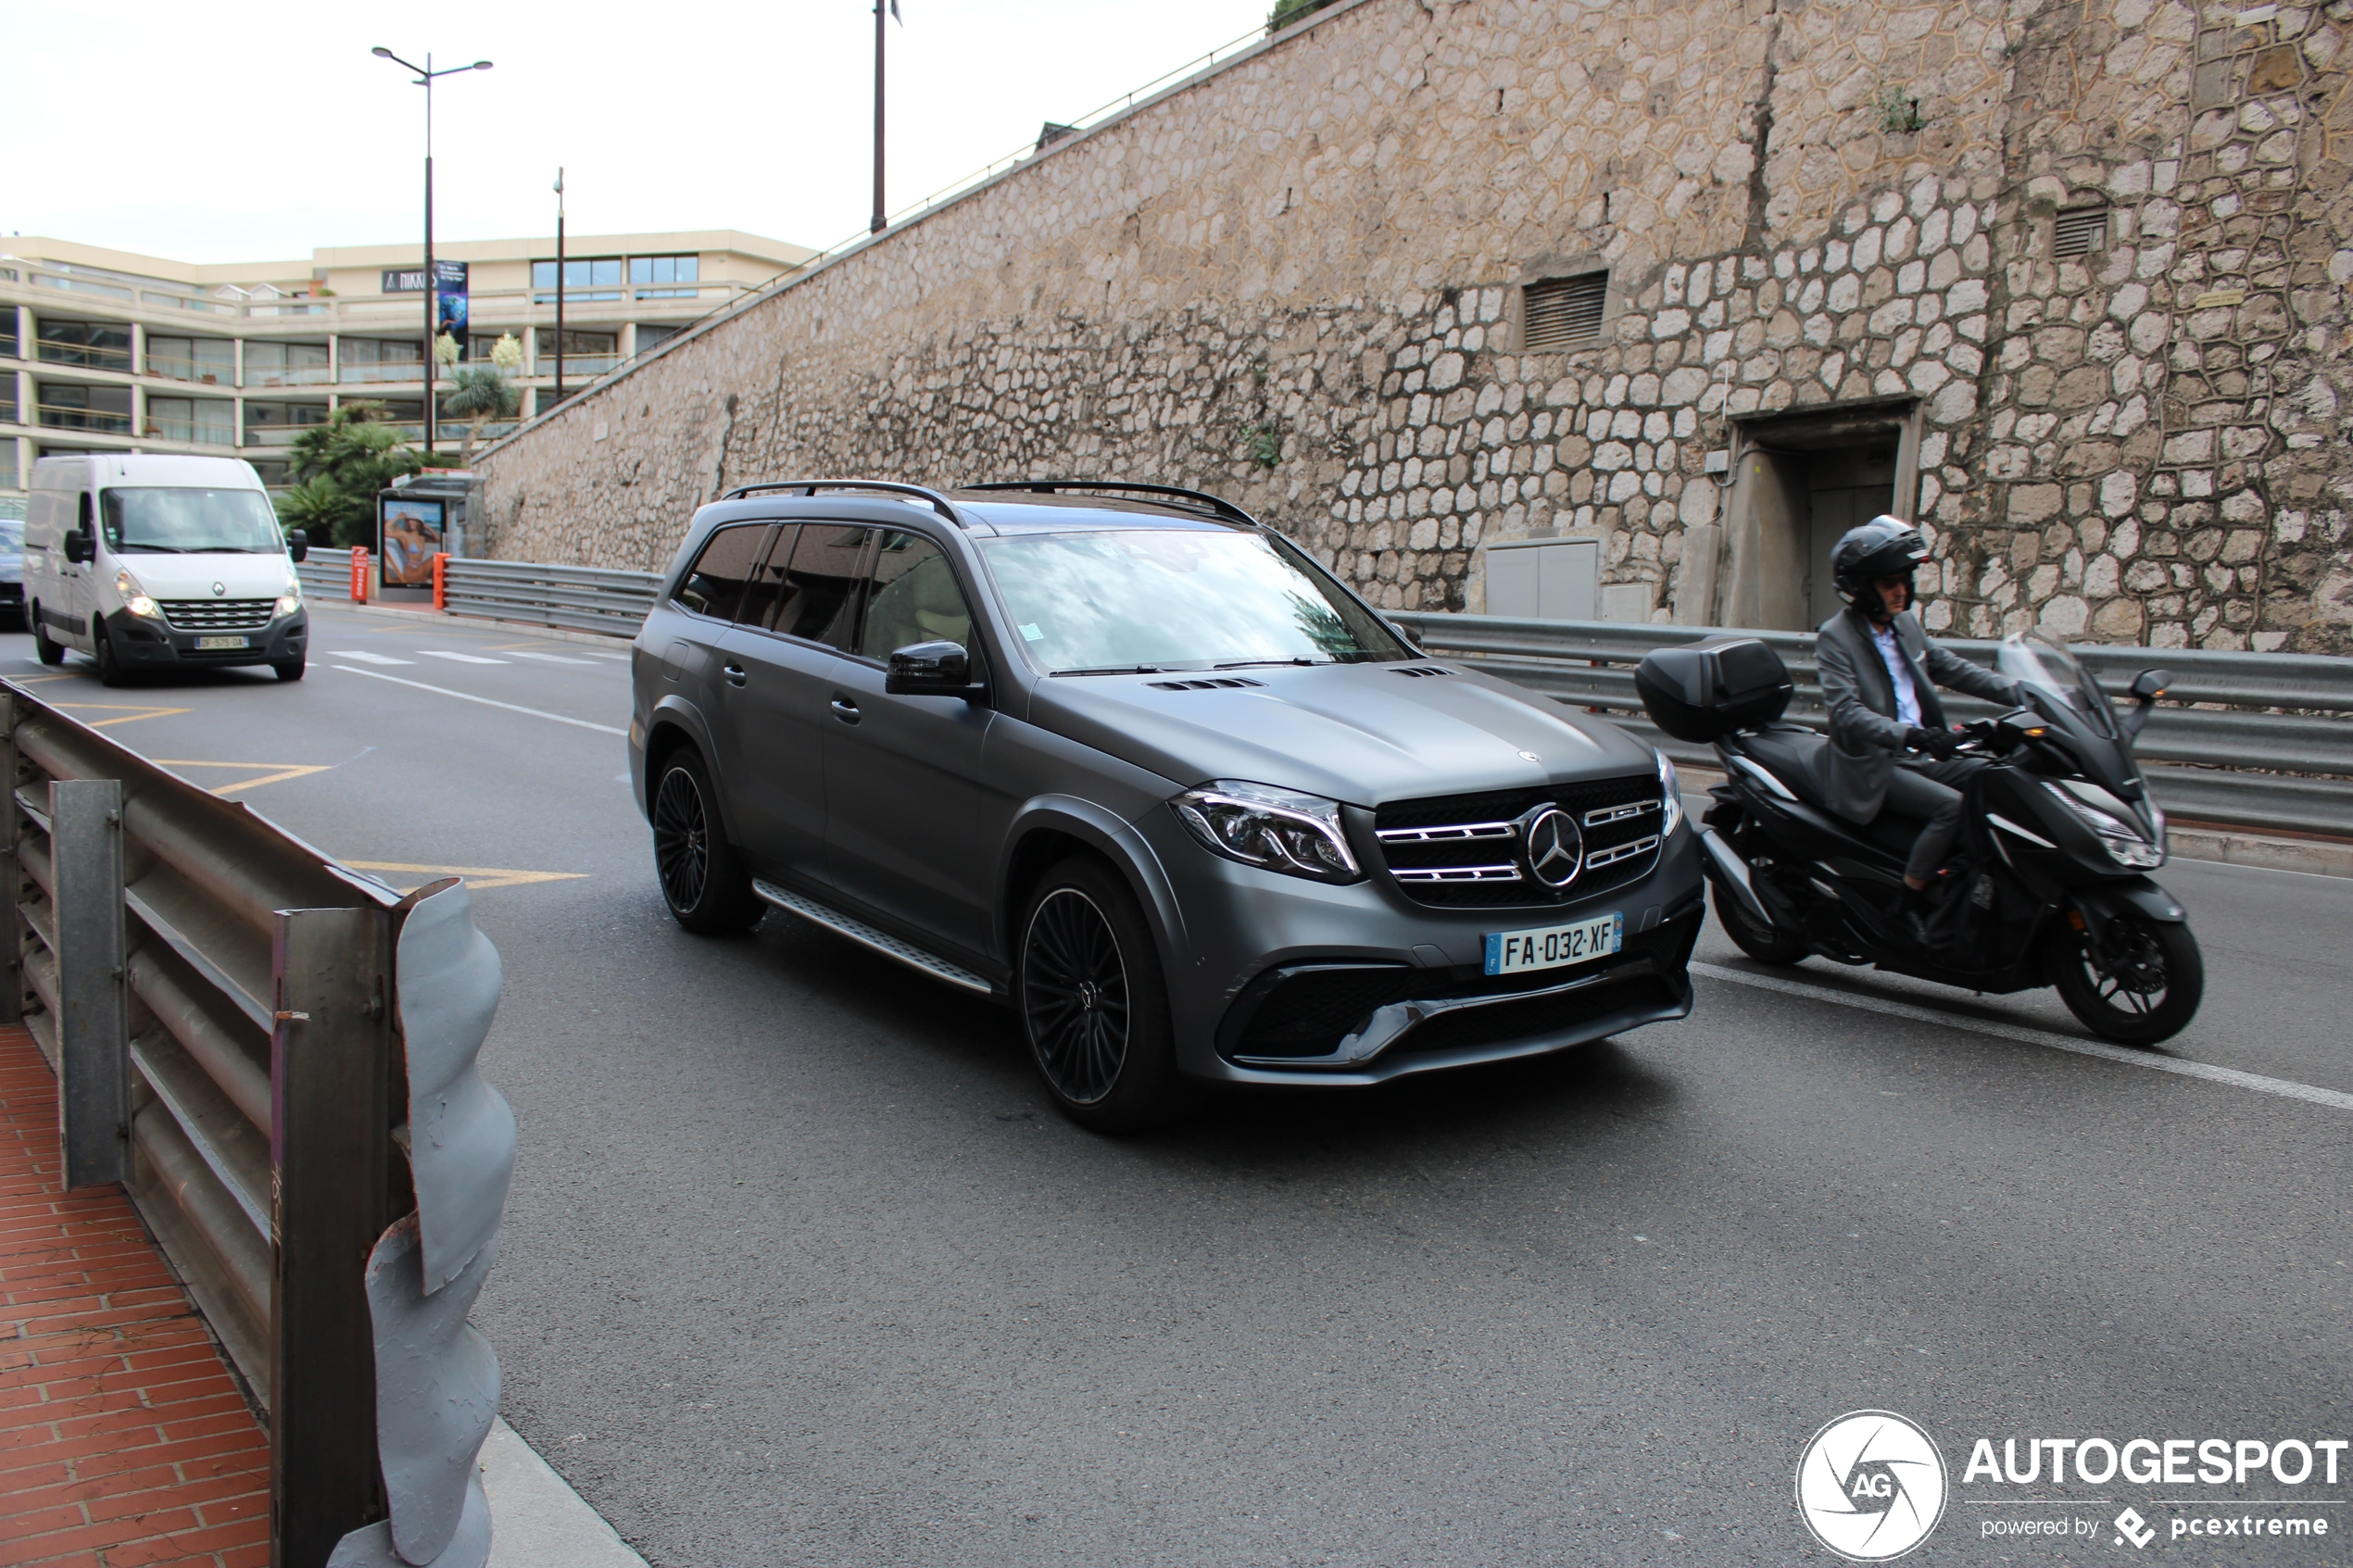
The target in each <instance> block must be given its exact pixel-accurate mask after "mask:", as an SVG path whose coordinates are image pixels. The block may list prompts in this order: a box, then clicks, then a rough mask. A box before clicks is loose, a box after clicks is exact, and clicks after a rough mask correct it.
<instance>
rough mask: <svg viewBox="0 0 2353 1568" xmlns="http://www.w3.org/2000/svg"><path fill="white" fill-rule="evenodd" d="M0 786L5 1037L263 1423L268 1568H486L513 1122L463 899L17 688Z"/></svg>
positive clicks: (1, 728)
mask: <svg viewBox="0 0 2353 1568" xmlns="http://www.w3.org/2000/svg"><path fill="white" fill-rule="evenodd" d="M0 782H5V784H6V789H7V796H6V801H5V802H0V809H5V810H6V822H7V830H8V831H7V832H6V834H0V891H5V894H6V899H7V903H8V908H9V910H10V913H9V916H8V925H9V940H7V941H6V942H5V943H0V963H5V964H6V967H7V968H8V969H9V971H10V972H11V973H10V975H9V976H8V980H7V983H6V985H0V1021H5V1022H19V1021H20V1022H23V1023H24V1024H25V1025H26V1026H27V1027H29V1028H30V1030H31V1033H32V1035H33V1037H34V1039H35V1040H36V1041H37V1042H38V1043H39V1045H40V1047H41V1049H42V1051H43V1053H44V1055H45V1056H46V1057H47V1058H48V1060H49V1061H50V1064H51V1065H52V1067H53V1068H54V1069H55V1070H56V1072H57V1080H58V1085H57V1086H58V1107H59V1114H58V1120H59V1123H60V1133H61V1142H62V1144H63V1146H64V1162H65V1167H66V1180H67V1185H69V1186H87V1185H94V1184H101V1183H111V1182H119V1183H120V1184H122V1185H123V1186H124V1187H125V1188H126V1189H127V1190H128V1191H129V1193H130V1195H131V1197H132V1201H133V1202H134V1203H135V1204H136V1205H137V1207H138V1209H139V1211H140V1213H141V1215H142V1216H143V1217H144V1218H145V1221H146V1223H147V1224H148V1226H149V1228H150V1229H152V1230H153V1231H154V1233H155V1235H156V1236H157V1239H158V1240H159V1241H160V1242H161V1243H162V1244H163V1248H164V1250H165V1251H166V1253H167V1254H169V1255H170V1259H171V1261H172V1263H173V1265H174V1267H175V1268H176V1269H177V1270H178V1272H179V1273H180V1275H181V1277H182V1279H184V1280H186V1281H187V1283H188V1286H189V1289H190V1292H191V1294H192V1295H193V1296H194V1297H195V1300H196V1304H197V1306H198V1308H199V1309H200V1310H201V1311H203V1312H204V1314H205V1317H206V1319H207V1320H208V1322H209V1323H210V1324H211V1325H212V1328H213V1330H214V1332H215V1333H216V1334H217V1335H218V1336H219V1337H220V1342H221V1343H222V1345H223V1346H225V1347H226V1348H227V1349H228V1351H229V1354H230V1356H231V1358H232V1360H233V1361H234V1362H235V1364H236V1366H237V1369H238V1371H239V1372H240V1373H241V1374H242V1375H243V1376H244V1379H245V1383H246V1385H247V1386H248V1387H250V1388H251V1389H252V1391H253V1393H254V1395H255V1397H256V1398H257V1399H258V1400H259V1401H260V1402H261V1403H262V1404H263V1405H264V1406H265V1407H266V1408H267V1410H268V1411H269V1418H270V1421H269V1424H270V1437H271V1517H272V1528H271V1537H272V1541H271V1545H272V1552H271V1561H272V1562H275V1563H277V1564H279V1565H280V1568H323V1565H324V1564H325V1563H326V1562H328V1560H329V1558H330V1557H331V1556H333V1557H335V1558H336V1559H337V1561H347V1562H355V1563H358V1562H365V1563H387V1564H388V1563H393V1562H406V1563H409V1564H417V1565H423V1564H429V1563H435V1562H441V1563H446V1564H447V1568H481V1565H482V1564H483V1563H484V1562H485V1560H486V1558H487V1554H488V1548H489V1514H488V1505H487V1503H486V1502H485V1501H484V1499H483V1498H482V1494H481V1486H480V1481H479V1477H478V1474H477V1473H476V1471H475V1468H474V1463H473V1461H474V1458H475V1455H476V1454H477V1453H478V1451H479V1449H480V1447H481V1443H482V1440H483V1438H484V1436H486V1435H487V1433H488V1431H489V1427H490V1423H491V1420H492V1418H493V1417H494V1416H495V1415H496V1413H497V1411H496V1405H497V1389H498V1376H497V1358H496V1356H495V1355H494V1354H493V1353H492V1352H491V1350H490V1348H489V1346H488V1345H487V1343H486V1342H484V1341H482V1340H481V1338H480V1336H476V1335H473V1334H472V1330H470V1329H467V1328H465V1326H464V1323H465V1317H466V1313H467V1311H468V1310H469V1309H470V1308H471V1306H472V1302H473V1299H474V1297H475V1295H476V1294H478V1293H479V1291H480V1289H481V1286H482V1284H483V1281H484V1276H485V1275H486V1274H487V1273H488V1270H489V1267H490V1263H491V1260H492V1259H493V1257H494V1256H495V1254H496V1250H497V1247H496V1239H497V1224H498V1217H499V1213H500V1211H501V1209H502V1208H503V1205H504V1202H505V1198H506V1190H507V1184H508V1179H509V1176H510V1173H511V1171H512V1167H513V1160H514V1148H515V1129H514V1118H513V1116H512V1114H511V1112H510V1111H509V1110H508V1109H507V1106H506V1103H505V1102H504V1101H503V1100H501V1099H499V1098H498V1097H497V1092H496V1091H495V1090H493V1089H491V1088H490V1087H489V1085H486V1084H484V1083H483V1082H482V1080H481V1079H480V1078H479V1076H477V1075H476V1074H475V1073H474V1071H473V1063H474V1058H475V1053H476V1052H477V1051H478V1049H479V1047H480V1046H481V1043H482V1039H483V1036H484V1034H485V1033H486V1032H487V1030H488V1027H489V1019H490V1010H491V1008H492V1007H494V1006H495V1005H496V1003H497V994H498V962H497V954H496V952H495V951H492V950H491V948H490V945H489V943H488V942H487V941H486V940H485V939H484V938H483V937H482V936H481V935H480V934H479V933H477V932H476V931H474V929H473V925H472V918H471V915H470V913H469V905H468V898H467V894H466V890H465V888H464V886H463V884H459V883H458V882H457V881H456V880H455V879H451V880H450V881H447V882H445V883H439V884H433V885H431V886H428V887H425V888H421V889H419V890H418V891H417V892H415V893H412V894H409V895H408V896H407V897H402V896H401V895H400V894H398V893H397V892H395V891H394V890H393V889H391V888H389V887H386V886H384V884H381V883H379V882H376V881H375V880H373V879H372V878H369V877H364V876H361V875H359V874H358V873H356V872H349V871H346V870H345V869H343V868H342V867H340V866H337V865H336V864H335V863H334V862H333V860H331V859H328V858H327V857H326V856H324V855H321V853H320V852H319V851H317V850H315V849H312V848H310V847H308V846H307V845H305V844H302V843H301V842H299V841H298V840H296V839H294V838H291V837H289V836H287V835H286V834H283V833H281V832H280V831H279V830H278V829H276V828H274V827H272V826H271V825H270V824H269V823H268V822H264V821H263V820H262V819H261V818H259V817H258V816H256V815H254V814H253V812H252V811H251V810H249V809H247V808H245V806H244V805H242V804H233V803H231V802H229V801H226V800H222V799H220V798H219V797H215V796H213V795H211V794H208V792H206V791H205V790H203V789H200V788H198V787H197V786H195V785H194V784H188V783H186V782H185V781H183V780H182V779H179V778H176V777H174V776H173V775H171V774H170V773H168V772H166V771H163V770H162V769H161V768H158V767H157V766H156V765H155V764H153V763H151V762H148V761H146V760H145V759H142V758H140V757H138V756H136V755H134V754H133V753H132V752H129V751H126V750H125V749H124V748H123V747H121V746H119V745H117V744H115V743H114V742H112V741H110V740H108V739H107V737H106V736H104V735H102V734H98V733H97V732H95V731H94V730H91V729H89V728H87V727H85V726H83V725H82V724H81V723H79V722H78V721H74V720H72V719H70V718H68V717H67V716H66V715H64V714H63V713H60V712H59V711H58V710H57V709H55V708H52V707H50V706H49V705H48V704H46V703H44V702H43V701H42V700H41V699H40V698H39V697H37V696H33V695H32V694H31V693H29V692H27V691H25V690H24V689H23V688H21V687H18V686H15V685H13V684H0ZM411 1193H413V1194H414V1211H413V1212H409V1213H407V1214H406V1216H405V1217H404V1216H403V1210H409V1208H410V1200H409V1194H411ZM353 1537H358V1539H357V1540H356V1541H355V1540H354V1538H353ZM379 1547H381V1549H379ZM395 1551H396V1552H397V1556H396V1555H395Z"/></svg>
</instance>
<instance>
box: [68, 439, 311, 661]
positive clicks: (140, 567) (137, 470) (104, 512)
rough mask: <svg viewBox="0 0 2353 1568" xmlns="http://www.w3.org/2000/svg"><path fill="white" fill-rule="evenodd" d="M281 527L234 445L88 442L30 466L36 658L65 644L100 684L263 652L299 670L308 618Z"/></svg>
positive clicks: (263, 657)
mask: <svg viewBox="0 0 2353 1568" xmlns="http://www.w3.org/2000/svg"><path fill="white" fill-rule="evenodd" d="M307 550H308V542H307V541H306V540H305V539H304V538H303V535H302V534H301V533H300V532H299V531H296V533H293V534H292V535H288V534H286V533H283V532H282V531H281V530H280V528H279V526H278V518H277V513H276V511H275V510H274V509H273V508H271V505H270V495H269V492H267V491H266V490H264V489H263V488H262V485H261V476H260V475H258V474H257V473H255V472H254V471H253V465H252V464H251V463H248V462H246V461H245V460H244V459H243V458H165V457H145V456H137V455H126V456H121V457H116V456H112V455H97V456H91V457H77V458H42V459H40V460H39V461H38V462H36V463H34V464H33V465H32V494H31V498H30V503H29V505H28V506H27V507H26V508H25V525H24V595H25V603H26V607H27V608H26V612H25V618H26V620H27V621H28V622H29V623H30V624H31V628H32V639H33V646H34V647H35V648H36V649H37V650H38V651H39V652H40V655H41V662H42V663H44V664H59V663H62V662H64V660H65V657H66V649H68V648H72V649H75V650H76V651H78V652H81V653H86V654H88V655H89V656H90V657H91V658H93V659H96V660H97V663H98V678H99V679H100V680H101V681H103V682H105V683H106V684H107V685H110V686H111V685H115V684H120V682H121V681H122V680H123V679H124V678H125V677H126V676H129V675H131V674H132V673H134V672H136V671H143V670H187V669H195V668H199V667H213V666H220V665H230V664H267V665H268V666H270V668H271V669H272V670H274V671H277V673H278V679H280V680H281V681H299V680H301V679H302V671H303V661H304V658H305V654H306V651H307V648H308V643H309V639H310V617H309V615H308V612H307V611H305V610H304V608H303V606H302V584H301V583H299V582H298V581H296V577H295V570H294V563H295V562H296V561H298V560H300V559H302V558H303V556H304V554H305V553H306V552H307Z"/></svg>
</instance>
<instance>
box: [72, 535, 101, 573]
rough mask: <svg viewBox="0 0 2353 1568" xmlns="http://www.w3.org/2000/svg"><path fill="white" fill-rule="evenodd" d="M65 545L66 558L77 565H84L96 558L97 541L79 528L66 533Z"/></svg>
mask: <svg viewBox="0 0 2353 1568" xmlns="http://www.w3.org/2000/svg"><path fill="white" fill-rule="evenodd" d="M65 546H66V559H68V560H69V561H71V562H73V563H74V564H75V565H77V566H86V565H88V564H89V563H90V562H92V561H94V560H96V559H97V558H98V547H97V541H96V540H94V539H93V538H91V537H90V535H89V534H87V533H83V532H82V530H81V529H79V528H76V529H72V530H69V532H68V533H67V534H66V537H65Z"/></svg>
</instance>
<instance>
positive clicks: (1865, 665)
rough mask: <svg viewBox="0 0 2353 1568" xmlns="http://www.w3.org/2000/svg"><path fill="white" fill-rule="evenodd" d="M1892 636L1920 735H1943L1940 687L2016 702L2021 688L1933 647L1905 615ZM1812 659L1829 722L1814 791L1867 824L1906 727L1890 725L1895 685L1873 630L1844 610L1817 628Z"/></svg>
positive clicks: (1859, 615)
mask: <svg viewBox="0 0 2353 1568" xmlns="http://www.w3.org/2000/svg"><path fill="white" fill-rule="evenodd" d="M1894 628H1895V640H1896V642H1897V644H1898V645H1899V646H1901V647H1902V648H1903V650H1904V657H1905V659H1906V661H1908V662H1909V663H1910V665H1911V667H1912V690H1913V692H1914V694H1915V695H1916V696H1919V704H1920V727H1921V728H1922V729H1929V730H1936V729H1943V728H1944V727H1945V718H1944V704H1943V703H1941V702H1939V701H1937V700H1936V688H1937V687H1938V686H1949V687H1951V688H1952V689H1953V690H1955V691H1957V692H1967V693H1969V695H1970V696H1982V697H1983V698H1985V699H1986V700H1987V701H1989V702H2016V701H2017V700H2018V688H2017V687H2016V686H2015V685H2014V684H2011V683H2010V682H2009V681H2007V680H2005V679H2004V678H2003V677H2001V676H1999V675H1996V674H1994V672H1993V671H1990V670H1987V669H1985V668H1983V667H1982V666H1980V665H1975V664H1971V663H1970V662H1969V660H1968V659H1963V658H1961V657H1960V656H1959V655H1958V654H1956V653H1953V652H1951V651H1949V650H1947V649H1945V648H1942V647H1939V646H1937V645H1936V644H1935V643H1933V642H1931V641H1930V640H1929V635H1928V633H1925V632H1923V631H1921V630H1920V623H1919V621H1917V620H1915V619H1914V618H1913V617H1912V615H1911V614H1910V612H1909V611H1906V613H1904V614H1902V615H1899V616H1897V617H1896V618H1895V621H1894ZM1814 659H1815V661H1816V663H1817V664H1818V666H1819V667H1820V670H1821V675H1822V704H1823V706H1824V707H1826V708H1828V709H1830V715H1831V744H1830V745H1829V746H1825V747H1824V748H1823V749H1822V751H1821V753H1820V754H1819V760H1818V762H1817V764H1816V767H1817V770H1818V771H1817V777H1816V779H1815V783H1816V784H1818V785H1819V786H1820V788H1821V791H1822V794H1823V796H1824V797H1825V798H1826V799H1827V800H1828V801H1829V802H1830V806H1831V810H1833V811H1836V812H1837V813H1838V814H1839V815H1840V816H1842V817H1844V818H1845V819H1846V820H1847V821H1849V822H1869V821H1870V820H1871V819H1872V818H1874V817H1876V816H1878V815H1879V809H1880V806H1881V802H1882V801H1884V800H1885V798H1886V797H1887V781H1888V777H1889V775H1890V774H1892V773H1893V772H1894V770H1895V759H1896V756H1897V754H1898V753H1900V752H1902V751H1903V750H1904V739H1905V731H1906V725H1905V724H1904V723H1903V722H1902V721H1899V720H1898V719H1897V718H1896V717H1895V683H1894V680H1892V679H1890V678H1889V675H1888V673H1887V663H1886V661H1885V660H1884V659H1881V658H1880V652H1879V646H1878V645H1877V644H1875V643H1873V642H1872V641H1871V623H1870V622H1869V621H1868V620H1866V619H1865V618H1864V616H1863V612H1862V611H1861V610H1858V609H1843V610H1841V611H1839V612H1838V613H1837V614H1836V615H1833V616H1831V618H1830V619H1829V620H1828V621H1823V622H1822V626H1821V630H1820V632H1819V633H1817V634H1816V637H1815V641H1814Z"/></svg>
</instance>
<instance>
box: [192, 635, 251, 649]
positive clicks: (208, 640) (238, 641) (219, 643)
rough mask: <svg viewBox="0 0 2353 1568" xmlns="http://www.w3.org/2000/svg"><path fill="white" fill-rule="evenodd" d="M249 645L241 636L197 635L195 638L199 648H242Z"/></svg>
mask: <svg viewBox="0 0 2353 1568" xmlns="http://www.w3.org/2000/svg"><path fill="white" fill-rule="evenodd" d="M196 646H197V648H198V649H199V650H203V649H208V648H242V647H247V646H251V645H250V644H248V643H247V642H246V641H245V638H243V637H198V638H197V639H196Z"/></svg>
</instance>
